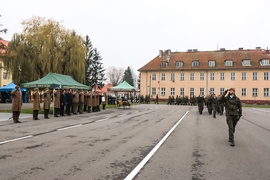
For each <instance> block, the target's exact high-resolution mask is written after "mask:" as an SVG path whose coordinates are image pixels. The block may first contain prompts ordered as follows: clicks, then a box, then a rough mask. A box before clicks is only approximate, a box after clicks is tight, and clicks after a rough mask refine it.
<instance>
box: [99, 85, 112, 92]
mask: <svg viewBox="0 0 270 180" xmlns="http://www.w3.org/2000/svg"><path fill="white" fill-rule="evenodd" d="M110 87H113V85H112V84H106V85H105V86H104V87H103V88H102V89H101V92H103V93H107V92H108V88H110Z"/></svg>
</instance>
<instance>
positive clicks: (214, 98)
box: [210, 94, 218, 118]
mask: <svg viewBox="0 0 270 180" xmlns="http://www.w3.org/2000/svg"><path fill="white" fill-rule="evenodd" d="M210 103H211V105H212V113H213V118H216V114H217V110H218V99H217V96H216V94H212V95H211V97H210Z"/></svg>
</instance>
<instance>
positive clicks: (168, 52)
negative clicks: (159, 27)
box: [166, 49, 172, 62]
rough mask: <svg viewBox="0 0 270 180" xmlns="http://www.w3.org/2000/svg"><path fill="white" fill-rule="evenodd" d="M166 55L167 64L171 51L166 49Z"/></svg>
mask: <svg viewBox="0 0 270 180" xmlns="http://www.w3.org/2000/svg"><path fill="white" fill-rule="evenodd" d="M166 54H167V61H168V62H169V61H170V58H171V54H172V52H171V50H170V49H167V51H166Z"/></svg>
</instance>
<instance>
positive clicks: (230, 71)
mask: <svg viewBox="0 0 270 180" xmlns="http://www.w3.org/2000/svg"><path fill="white" fill-rule="evenodd" d="M138 71H139V72H140V80H141V84H140V93H141V95H144V96H145V95H150V97H151V98H155V97H156V94H158V96H159V99H160V100H167V99H168V97H169V96H174V97H176V95H178V96H189V97H190V96H192V95H194V96H198V95H199V94H200V93H203V94H204V95H207V94H209V92H212V93H215V94H217V95H219V94H222V93H223V92H224V91H225V90H226V89H229V88H231V87H233V88H235V92H236V95H237V96H238V97H239V98H240V99H241V100H242V102H244V103H256V104H270V98H269V88H270V80H269V74H270V50H265V49H261V48H260V47H256V48H255V49H243V48H239V49H238V50H226V49H225V48H221V49H220V50H217V51H198V50H197V49H190V50H188V51H186V52H171V50H166V51H162V50H160V51H159V55H158V56H157V57H155V58H154V59H153V60H151V61H150V62H148V63H147V64H146V65H144V66H143V67H142V68H140V69H139V70H138Z"/></svg>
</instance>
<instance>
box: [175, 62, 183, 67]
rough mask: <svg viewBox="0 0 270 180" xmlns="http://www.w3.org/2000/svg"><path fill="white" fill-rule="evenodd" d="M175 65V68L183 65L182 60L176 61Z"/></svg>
mask: <svg viewBox="0 0 270 180" xmlns="http://www.w3.org/2000/svg"><path fill="white" fill-rule="evenodd" d="M175 66H176V67H177V68H180V67H183V66H184V62H183V61H176V64H175Z"/></svg>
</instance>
